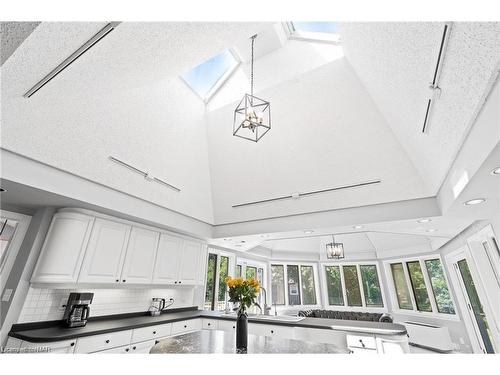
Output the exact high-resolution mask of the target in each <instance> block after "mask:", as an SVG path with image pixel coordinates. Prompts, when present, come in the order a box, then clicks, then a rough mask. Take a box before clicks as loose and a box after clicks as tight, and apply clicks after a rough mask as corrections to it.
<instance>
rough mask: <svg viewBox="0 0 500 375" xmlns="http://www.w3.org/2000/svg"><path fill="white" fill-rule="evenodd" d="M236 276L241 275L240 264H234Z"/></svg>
mask: <svg viewBox="0 0 500 375" xmlns="http://www.w3.org/2000/svg"><path fill="white" fill-rule="evenodd" d="M235 274H236V277H241V264H237V265H236V272H235Z"/></svg>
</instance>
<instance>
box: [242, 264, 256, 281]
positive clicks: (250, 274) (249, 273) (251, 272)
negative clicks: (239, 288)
mask: <svg viewBox="0 0 500 375" xmlns="http://www.w3.org/2000/svg"><path fill="white" fill-rule="evenodd" d="M245 273H246V276H245V278H247V279H255V278H256V277H257V268H256V267H249V266H247V269H246V271H245Z"/></svg>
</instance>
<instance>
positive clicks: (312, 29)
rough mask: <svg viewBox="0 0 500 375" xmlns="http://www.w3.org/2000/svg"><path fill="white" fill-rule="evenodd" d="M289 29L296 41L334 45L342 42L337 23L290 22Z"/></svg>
mask: <svg viewBox="0 0 500 375" xmlns="http://www.w3.org/2000/svg"><path fill="white" fill-rule="evenodd" d="M289 29H290V33H291V35H292V36H293V38H295V39H304V40H307V41H320V42H333V43H337V42H338V41H339V40H340V37H339V30H338V24H337V23H336V22H290V23H289Z"/></svg>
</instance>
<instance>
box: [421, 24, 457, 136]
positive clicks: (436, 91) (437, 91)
mask: <svg viewBox="0 0 500 375" xmlns="http://www.w3.org/2000/svg"><path fill="white" fill-rule="evenodd" d="M450 29H451V23H447V24H445V25H444V29H443V36H442V37H441V45H440V46H439V53H438V57H437V61H436V68H435V69H434V77H433V78H432V82H431V83H430V84H429V89H430V90H431V93H430V96H429V99H427V104H426V110H425V117H424V124H423V126H422V133H427V130H428V128H429V121H430V117H431V112H432V107H433V105H434V102H435V101H436V100H437V99H439V96H440V95H441V88H440V87H439V77H440V76H441V69H442V68H443V61H444V53H445V51H446V45H447V44H448V39H449V35H450Z"/></svg>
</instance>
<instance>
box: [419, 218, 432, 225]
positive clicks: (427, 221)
mask: <svg viewBox="0 0 500 375" xmlns="http://www.w3.org/2000/svg"><path fill="white" fill-rule="evenodd" d="M431 221H432V220H431V219H420V220H417V223H420V224H422V223H430V222H431Z"/></svg>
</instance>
